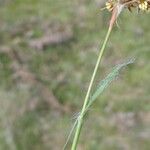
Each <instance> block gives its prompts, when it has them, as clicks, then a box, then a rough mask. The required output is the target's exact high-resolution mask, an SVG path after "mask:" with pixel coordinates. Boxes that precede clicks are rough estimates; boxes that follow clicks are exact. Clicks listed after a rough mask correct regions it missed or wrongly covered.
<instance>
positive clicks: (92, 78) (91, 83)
mask: <svg viewBox="0 0 150 150" xmlns="http://www.w3.org/2000/svg"><path fill="white" fill-rule="evenodd" d="M111 30H112V28H111V27H109V29H108V32H107V34H106V37H105V40H104V43H103V45H102V48H101V49H100V52H99V56H98V59H97V62H96V65H95V68H94V71H93V75H92V77H91V81H90V84H89V87H88V90H87V93H86V96H85V99H84V104H83V107H82V110H81V113H80V115H79V117H78V123H77V127H76V131H75V135H74V139H73V143H72V147H71V150H76V149H77V145H78V141H79V137H80V133H81V128H82V124H83V117H84V114H85V111H86V106H87V105H88V100H89V96H90V92H91V89H92V85H93V82H94V79H95V76H96V73H97V70H98V66H99V64H100V62H101V59H102V56H103V53H104V50H105V47H106V44H107V41H108V39H109V36H110V33H111Z"/></svg>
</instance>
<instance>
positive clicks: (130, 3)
mask: <svg viewBox="0 0 150 150" xmlns="http://www.w3.org/2000/svg"><path fill="white" fill-rule="evenodd" d="M124 8H127V9H128V10H129V11H131V9H132V8H137V10H138V11H140V10H141V11H149V10H150V0H107V2H106V9H107V10H108V11H110V12H112V17H111V20H110V27H111V28H112V27H113V24H114V22H115V21H116V20H117V17H118V16H119V14H120V13H121V11H122V10H123V9H124Z"/></svg>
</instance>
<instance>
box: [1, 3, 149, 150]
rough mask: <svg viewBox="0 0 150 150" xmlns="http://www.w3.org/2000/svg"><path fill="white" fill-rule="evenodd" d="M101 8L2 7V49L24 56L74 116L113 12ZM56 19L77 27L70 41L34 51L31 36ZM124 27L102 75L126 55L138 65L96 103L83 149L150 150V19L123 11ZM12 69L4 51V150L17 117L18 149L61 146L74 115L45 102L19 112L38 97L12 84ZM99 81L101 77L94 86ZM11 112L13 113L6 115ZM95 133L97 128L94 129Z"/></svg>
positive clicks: (74, 5)
mask: <svg viewBox="0 0 150 150" xmlns="http://www.w3.org/2000/svg"><path fill="white" fill-rule="evenodd" d="M99 8H100V7H97V2H96V1H75V0H73V1H72V2H70V1H69V0H65V1H63V2H62V1H61V2H60V1H59V0H55V1H54V0H38V1H37V0H30V1H22V0H15V1H9V0H8V2H7V3H5V4H3V5H1V9H0V13H1V16H0V20H1V24H0V26H1V28H0V37H1V38H0V45H1V47H0V49H1V50H2V49H4V47H7V48H10V49H15V50H17V51H18V52H19V54H20V55H21V56H23V58H24V61H23V63H24V64H25V65H26V66H28V67H29V68H30V70H31V72H33V73H34V74H36V76H38V78H39V79H40V80H41V82H42V83H44V85H45V86H46V87H48V88H49V89H51V90H52V91H53V92H54V94H55V96H56V97H57V99H58V100H60V102H61V103H63V104H64V105H66V104H67V105H71V106H72V107H71V108H72V113H73V112H74V110H76V108H79V106H81V104H82V101H81V99H83V97H81V95H84V94H83V93H85V90H86V89H87V83H88V81H89V78H90V74H89V72H92V68H93V66H94V63H95V58H96V56H97V53H98V51H97V49H98V47H99V42H100V43H102V41H103V37H104V34H105V33H106V29H105V26H106V25H107V20H108V19H107V18H108V16H109V15H108V14H107V13H104V14H101V13H100V11H99ZM129 15H130V16H129ZM34 19H35V23H34ZM55 21H56V22H59V23H60V24H62V25H64V26H65V25H68V24H69V25H71V26H72V30H73V31H74V39H73V40H72V41H70V42H68V43H66V44H63V45H58V46H49V47H47V48H45V49H44V51H37V50H36V49H33V48H31V47H29V46H28V44H27V42H28V40H29V39H28V38H27V36H26V33H27V32H28V31H32V32H33V36H34V37H39V36H41V35H43V29H42V27H41V26H42V24H44V23H45V22H55ZM119 24H120V26H121V28H120V29H119V30H120V31H119V32H118V29H116V30H114V34H113V35H112V36H111V41H110V42H109V44H108V50H107V51H106V53H105V59H104V60H103V63H102V70H101V71H100V73H101V78H103V77H104V74H106V73H107V72H109V71H108V70H109V69H108V70H105V68H112V66H113V65H111V64H118V63H119V62H120V61H121V60H122V59H123V58H128V57H129V56H130V57H132V56H133V57H136V58H137V59H136V63H135V64H134V66H132V68H129V71H126V73H125V75H123V77H121V78H120V79H119V80H118V81H117V82H116V83H115V85H112V86H111V87H110V88H109V90H108V91H106V92H105V93H104V94H103V97H102V99H101V101H97V102H96V104H95V105H94V107H93V109H94V111H91V114H90V119H89V120H87V122H86V124H87V126H86V127H85V128H84V130H83V135H82V138H81V139H82V141H81V143H80V145H79V149H87V150H88V149H90V150H91V149H92V150H98V149H100V148H101V149H106V150H107V149H108V150H112V149H123V148H124V149H137V150H138V149H139V150H141V149H143V150H148V149H149V147H150V145H149V142H148V139H149V124H150V123H149V119H148V118H149V111H150V105H149V97H150V94H149V90H150V86H149V85H150V80H149V73H150V65H149V55H150V54H149V39H150V32H149V26H148V24H149V15H148V14H142V15H140V14H138V15H137V14H136V13H132V14H129V13H125V14H123V15H122V17H121V18H120V19H119ZM26 26H29V27H26ZM19 27H21V30H19V31H17V34H15V35H14V30H16V29H19ZM18 39H19V40H18ZM99 39H100V41H99ZM122 39H123V40H122ZM18 41H19V43H18ZM11 64H12V60H11V59H10V58H9V57H8V56H7V55H6V54H5V53H4V52H2V51H0V68H1V72H0V78H1V80H0V83H1V84H0V85H1V86H0V89H1V90H0V91H1V92H0V103H3V104H4V105H0V109H1V115H0V116H1V121H0V132H1V137H0V149H10V148H9V144H8V143H7V136H5V131H7V130H8V128H7V127H6V126H5V125H3V123H2V122H5V121H4V120H5V119H7V118H12V119H8V120H9V121H10V120H11V127H10V130H9V131H11V132H9V133H11V135H12V139H13V140H12V142H13V145H15V146H14V147H16V149H18V150H24V149H29V150H30V149H45V150H46V149H53V150H55V149H56V150H57V149H58V150H59V149H61V148H62V146H63V144H64V142H65V138H64V137H65V136H66V135H67V131H68V128H69V126H70V122H71V120H70V116H72V113H70V114H67V115H65V116H59V115H57V114H55V113H54V112H53V111H51V110H50V109H49V107H48V108H47V107H46V106H45V105H44V104H43V108H42V109H41V108H40V109H35V110H34V111H33V112H32V111H27V112H26V113H23V114H21V115H18V112H20V111H22V109H23V108H24V106H25V105H26V103H27V102H28V101H29V100H31V99H34V98H37V97H38V96H37V95H36V94H37V92H36V89H34V90H31V88H30V86H29V85H28V84H27V85H26V84H20V83H17V84H16V83H14V80H13V72H12V70H11ZM102 72H103V73H102ZM100 73H98V74H100ZM60 78H62V80H60ZM122 78H123V79H122ZM99 80H100V77H99V76H97V78H96V81H97V82H96V83H98V81H99ZM39 101H42V99H40V100H39ZM7 103H8V105H6V104H7ZM12 104H13V105H12ZM3 106H8V107H3ZM5 111H6V112H7V111H8V112H7V113H5V114H4V113H3V112H5ZM10 114H11V115H10ZM99 114H101V115H99ZM93 122H94V123H93ZM126 122H127V123H126ZM7 124H9V123H8V122H7ZM89 128H90V129H92V130H90V131H89ZM33 131H34V132H33ZM87 133H88V134H87ZM29 137H30V138H31V139H30V138H29ZM91 139H92V140H91ZM86 141H88V143H87V142H86ZM118 143H119V145H118Z"/></svg>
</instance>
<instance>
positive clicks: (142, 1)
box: [106, 0, 150, 12]
mask: <svg viewBox="0 0 150 150" xmlns="http://www.w3.org/2000/svg"><path fill="white" fill-rule="evenodd" d="M118 5H120V6H123V7H124V8H128V9H129V11H131V9H132V8H137V9H138V11H140V10H142V11H149V10H150V0H108V1H107V2H106V8H107V9H108V11H110V12H111V11H113V9H114V8H115V7H116V6H118Z"/></svg>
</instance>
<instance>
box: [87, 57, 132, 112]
mask: <svg viewBox="0 0 150 150" xmlns="http://www.w3.org/2000/svg"><path fill="white" fill-rule="evenodd" d="M134 60H135V59H130V60H128V61H126V62H124V63H122V64H119V65H117V66H115V67H114V68H113V70H112V71H111V73H109V74H108V75H107V77H106V78H105V79H103V80H102V81H101V82H100V84H99V85H98V87H97V89H96V91H95V92H94V94H93V95H92V96H91V98H90V99H89V103H88V105H87V107H86V111H87V110H88V109H89V108H90V106H91V105H92V104H93V103H94V101H95V100H96V99H97V98H98V97H99V96H100V95H101V94H102V93H103V91H104V90H105V89H106V88H107V87H108V86H109V85H110V84H111V82H112V81H113V80H115V79H116V78H117V77H118V75H119V72H120V71H121V69H122V68H124V67H126V66H127V65H129V64H132V63H133V62H134Z"/></svg>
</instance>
